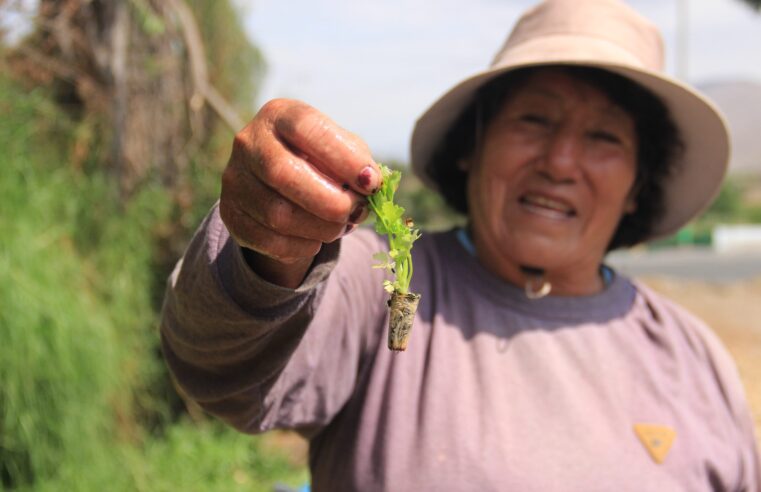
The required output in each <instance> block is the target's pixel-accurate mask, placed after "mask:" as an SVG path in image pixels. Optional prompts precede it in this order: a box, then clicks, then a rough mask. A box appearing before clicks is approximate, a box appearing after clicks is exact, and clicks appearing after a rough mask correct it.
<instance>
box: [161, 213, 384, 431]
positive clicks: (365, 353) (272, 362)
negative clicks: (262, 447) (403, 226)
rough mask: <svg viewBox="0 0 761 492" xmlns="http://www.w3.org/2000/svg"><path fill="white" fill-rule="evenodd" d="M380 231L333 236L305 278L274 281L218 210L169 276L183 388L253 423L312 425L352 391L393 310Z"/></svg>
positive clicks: (164, 333)
mask: <svg viewBox="0 0 761 492" xmlns="http://www.w3.org/2000/svg"><path fill="white" fill-rule="evenodd" d="M381 249H387V248H386V246H385V245H384V244H383V242H382V241H381V240H380V238H378V237H377V236H376V235H375V234H373V233H372V232H370V231H366V230H361V231H357V232H355V233H353V234H351V235H350V236H347V237H345V238H343V239H341V240H340V241H336V242H334V243H331V244H326V245H324V246H323V249H322V250H321V252H320V253H319V254H318V256H317V257H316V258H315V263H314V265H313V267H312V268H311V270H310V271H309V273H308V275H307V277H306V278H305V280H304V281H303V282H302V284H301V285H300V286H299V287H298V288H296V289H288V288H285V287H280V286H277V285H274V284H271V283H269V282H267V281H265V280H263V279H262V278H260V277H259V276H257V275H256V274H255V273H254V272H253V270H251V268H250V267H249V266H248V264H247V263H246V261H245V259H244V258H243V254H242V251H241V249H240V247H239V246H238V245H237V244H236V243H235V241H233V240H232V239H231V238H230V235H229V233H228V232H227V229H226V228H225V226H224V223H223V222H222V220H221V218H220V217H219V211H218V207H217V206H216V205H215V207H214V208H213V209H212V211H211V212H210V214H209V215H208V216H207V217H206V219H205V220H204V222H203V223H202V225H201V227H200V228H199V230H198V231H197V232H196V234H195V236H194V237H193V239H192V240H191V242H190V244H189V246H188V249H187V250H186V252H185V255H184V256H183V258H182V259H181V260H180V261H179V262H178V264H177V266H176V267H175V269H174V271H173V272H172V274H171V276H170V278H169V280H168V282H167V289H166V294H165V299H164V305H163V309H162V315H161V344H162V350H163V352H164V357H165V359H166V362H167V364H168V366H169V369H170V371H171V373H172V375H173V377H174V378H175V381H176V382H177V384H178V386H179V387H180V389H181V390H182V391H183V392H184V393H185V394H186V396H187V397H189V398H190V399H192V400H194V401H196V402H197V403H198V404H199V405H200V406H201V407H202V408H204V410H206V411H208V412H209V413H211V414H214V415H216V416H218V417H220V418H221V419H223V420H224V421H226V422H228V423H229V424H231V425H233V426H234V427H236V428H237V429H239V430H241V431H244V432H251V433H255V432H261V431H264V430H267V429H271V428H292V429H297V430H299V431H301V432H302V433H303V434H305V435H307V436H309V435H310V434H312V433H313V432H315V431H317V430H319V429H320V428H321V427H322V426H324V425H326V424H327V423H328V422H330V420H332V418H333V416H334V415H335V414H336V413H337V412H338V411H340V409H341V407H342V406H343V405H344V404H345V402H346V401H347V400H348V398H349V397H350V396H351V394H352V392H353V390H354V386H355V384H356V381H357V377H358V375H359V374H361V373H362V371H363V368H364V367H365V366H366V364H367V363H368V362H369V361H370V360H371V358H372V353H373V351H374V349H375V348H376V347H377V345H378V343H379V340H380V336H379V334H380V333H382V332H383V324H384V319H385V316H386V310H385V300H384V297H385V296H384V291H383V288H382V280H383V276H382V275H383V274H382V272H380V271H378V270H373V269H371V268H370V267H371V257H372V254H373V253H375V252H377V251H379V250H381Z"/></svg>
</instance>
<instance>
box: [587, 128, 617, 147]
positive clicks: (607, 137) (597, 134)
mask: <svg viewBox="0 0 761 492" xmlns="http://www.w3.org/2000/svg"><path fill="white" fill-rule="evenodd" d="M589 136H590V137H592V138H593V139H595V140H602V141H603V142H610V143H615V144H619V143H621V139H620V138H618V136H617V135H616V134H614V133H610V132H606V131H602V130H598V131H593V132H590V134H589Z"/></svg>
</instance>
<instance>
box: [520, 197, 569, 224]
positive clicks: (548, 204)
mask: <svg viewBox="0 0 761 492" xmlns="http://www.w3.org/2000/svg"><path fill="white" fill-rule="evenodd" d="M518 201H519V202H520V204H521V205H522V206H523V208H524V209H525V210H528V211H529V212H531V213H535V214H538V215H541V216H543V217H547V218H550V219H567V218H569V217H574V216H575V215H576V210H574V208H573V207H571V206H570V205H568V204H567V203H565V202H562V201H560V200H556V199H553V198H550V197H548V196H546V195H538V194H535V193H528V194H526V195H523V196H521V197H520V198H519V200H518Z"/></svg>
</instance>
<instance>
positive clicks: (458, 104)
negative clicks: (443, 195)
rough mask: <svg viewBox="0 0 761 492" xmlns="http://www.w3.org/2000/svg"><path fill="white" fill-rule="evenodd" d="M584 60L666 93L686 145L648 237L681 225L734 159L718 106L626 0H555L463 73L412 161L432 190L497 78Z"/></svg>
mask: <svg viewBox="0 0 761 492" xmlns="http://www.w3.org/2000/svg"><path fill="white" fill-rule="evenodd" d="M558 64H560V65H563V64H565V65H583V66H589V67H597V68H602V69H605V70H608V71H610V72H615V73H617V74H619V75H622V76H624V77H627V78H629V79H630V80H632V81H634V82H636V83H638V84H640V85H641V86H643V87H645V88H647V89H649V90H650V91H651V92H652V93H653V94H655V95H656V96H658V97H660V99H661V101H663V103H664V104H665V105H666V107H667V108H668V109H669V111H670V113H671V117H672V119H673V121H674V123H675V124H676V126H677V128H678V129H679V132H680V136H681V139H682V142H683V144H684V152H683V153H682V154H681V156H680V157H679V162H678V163H677V165H676V170H675V172H674V173H673V174H672V175H671V176H670V178H669V180H668V182H667V183H666V186H665V193H664V195H665V196H664V198H665V213H664V215H663V217H662V218H661V219H660V220H659V221H658V222H657V223H656V224H655V227H654V228H653V233H652V234H651V237H650V238H649V239H652V238H654V237H660V236H664V235H667V234H670V233H673V232H675V231H676V230H678V229H679V228H680V227H681V226H683V225H684V224H685V223H687V222H688V221H689V220H690V219H692V218H693V217H695V216H696V215H697V214H698V213H700V212H701V211H702V210H703V209H705V208H706V207H707V206H708V205H709V204H710V203H711V201H712V200H713V198H714V197H715V196H716V194H717V193H718V191H719V188H720V187H721V182H722V180H723V178H724V174H725V172H726V169H727V163H728V160H729V135H728V132H727V126H726V124H725V122H724V118H723V117H722V115H721V113H720V112H719V110H718V109H717V108H716V107H715V106H714V105H713V103H711V102H710V101H709V100H708V99H706V98H705V97H704V96H702V95H701V94H700V93H698V92H697V91H695V90H694V89H692V88H690V87H689V86H687V85H685V84H683V83H682V82H680V81H678V80H676V79H674V78H671V77H669V76H667V75H666V74H664V72H663V42H662V40H661V36H660V33H659V31H658V29H657V28H656V27H655V26H654V25H653V24H652V23H651V22H649V21H648V20H647V19H645V18H644V17H642V16H641V15H639V14H638V13H637V12H635V11H634V10H633V9H632V8H630V7H629V6H628V5H626V4H624V3H623V2H622V1H620V0H548V1H545V2H543V3H541V4H539V5H537V6H536V7H534V8H532V9H531V10H529V11H528V12H527V13H526V14H524V15H523V17H521V18H520V20H519V21H518V23H517V24H516V25H515V28H514V29H513V31H512V32H511V33H510V35H509V37H508V38H507V41H506V42H505V44H504V45H503V46H502V48H501V49H500V50H499V52H498V53H497V55H496V56H495V57H494V61H493V62H492V64H491V67H490V68H489V69H488V70H485V71H483V72H480V73H477V74H475V75H474V76H472V77H470V78H468V79H466V80H464V81H463V82H461V83H460V84H458V85H457V86H455V87H454V88H453V89H451V90H450V91H449V92H447V93H446V94H444V95H443V96H442V97H441V98H440V99H438V100H437V101H436V102H435V103H433V105H431V107H430V108H428V110H427V111H426V112H425V113H424V114H423V115H422V116H421V117H420V118H419V119H418V120H417V123H416V124H415V128H414V130H413V133H412V142H411V155H412V168H413V170H414V171H415V173H416V174H417V176H418V177H420V178H421V179H422V180H423V182H425V183H426V184H427V185H428V186H430V187H431V188H433V189H436V190H437V189H438V185H437V183H436V182H435V181H434V180H433V179H432V178H431V177H430V176H428V174H427V173H426V171H425V169H426V167H427V165H428V161H429V160H430V159H432V156H433V153H434V151H435V149H436V148H437V146H438V145H439V143H440V141H441V140H442V139H443V138H444V137H445V135H446V133H447V130H448V129H449V127H450V126H451V125H452V124H454V122H455V120H456V119H457V118H458V116H459V115H460V114H461V113H462V112H463V111H464V110H465V109H466V108H467V106H468V104H469V103H470V102H471V101H472V99H473V97H474V94H475V92H476V91H477V90H478V89H479V88H480V87H481V86H483V85H484V84H485V83H487V82H489V81H490V80H492V79H494V78H495V77H497V76H499V75H502V74H504V73H505V72H508V71H510V70H515V69H517V68H522V67H529V66H538V65H558Z"/></svg>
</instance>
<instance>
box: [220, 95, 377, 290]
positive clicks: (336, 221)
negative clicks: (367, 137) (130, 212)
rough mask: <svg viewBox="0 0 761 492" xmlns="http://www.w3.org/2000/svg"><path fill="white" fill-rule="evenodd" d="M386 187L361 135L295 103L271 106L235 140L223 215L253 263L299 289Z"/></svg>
mask: <svg viewBox="0 0 761 492" xmlns="http://www.w3.org/2000/svg"><path fill="white" fill-rule="evenodd" d="M380 183H381V174H380V170H379V168H378V165H377V164H376V163H375V161H374V160H373V158H372V156H371V155H370V150H369V148H368V147H367V144H365V142H364V141H362V140H361V139H360V138H359V137H357V136H356V135H354V134H352V133H350V132H348V131H346V130H344V129H343V128H341V127H339V126H338V125H337V124H336V123H335V122H333V121H332V120H331V119H330V118H328V117H327V116H325V115H324V114H322V113H321V112H319V111H318V110H316V109H314V108H313V107H311V106H309V105H307V104H305V103H303V102H300V101H295V100H289V99H275V100H272V101H270V102H268V103H267V104H265V105H264V106H263V107H262V108H261V110H260V111H259V112H258V113H257V115H256V116H255V117H254V119H253V120H252V121H251V122H250V123H249V124H248V125H247V126H246V127H245V128H243V130H241V131H240V132H239V133H238V134H237V135H236V136H235V140H234V142H233V150H232V155H231V156H230V160H229V162H228V164H227V168H226V169H225V171H224V174H223V176H222V194H221V198H220V202H219V211H220V215H221V217H222V220H223V222H224V223H225V225H226V226H227V229H228V230H229V231H230V234H231V236H232V237H233V238H234V239H235V241H236V242H237V243H238V244H239V245H240V246H242V247H243V248H244V254H245V256H246V260H247V261H248V263H249V265H251V267H252V268H253V269H254V270H255V271H256V272H257V273H258V274H259V275H260V276H262V277H263V278H265V279H266V280H268V281H270V282H273V283H276V284H278V285H282V286H285V287H291V288H295V287H297V286H298V285H299V284H300V283H301V281H302V280H303V279H304V276H305V275H306V273H307V271H308V270H309V267H310V266H311V264H312V261H313V259H314V256H315V255H316V254H317V253H318V252H319V251H320V248H321V247H322V244H323V243H329V242H332V241H335V240H336V239H338V238H340V237H341V236H343V235H345V234H347V233H348V232H351V231H352V230H353V229H354V227H355V226H356V224H358V223H360V222H362V221H363V220H364V219H365V218H366V217H367V214H368V207H367V200H366V198H365V196H366V195H369V194H372V193H373V192H374V191H375V190H376V189H377V188H378V186H380Z"/></svg>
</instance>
